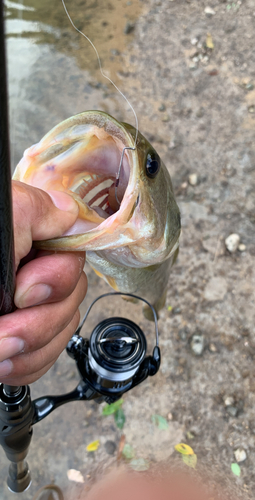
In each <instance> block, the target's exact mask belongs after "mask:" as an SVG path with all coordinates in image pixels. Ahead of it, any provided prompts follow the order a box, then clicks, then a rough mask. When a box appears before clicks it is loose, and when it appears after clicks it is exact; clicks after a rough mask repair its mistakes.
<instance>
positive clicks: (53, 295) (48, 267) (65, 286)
mask: <svg viewBox="0 0 255 500" xmlns="http://www.w3.org/2000/svg"><path fill="white" fill-rule="evenodd" d="M84 264H85V253H84V252H75V253H74V252H69V253H57V254H55V253H54V254H51V255H45V254H43V253H42V256H40V252H38V255H37V257H36V259H34V260H32V261H30V262H28V263H27V264H26V265H25V266H24V267H22V268H21V269H20V270H19V271H18V273H17V277H16V291H15V295H14V303H15V305H16V306H17V307H18V308H19V309H23V308H25V307H31V306H34V305H36V304H42V303H46V302H47V303H51V302H57V301H62V300H64V299H65V298H67V297H68V296H69V295H70V294H71V293H72V292H73V290H74V288H75V287H76V284H77V282H78V280H79V277H80V275H81V273H82V270H83V267H84Z"/></svg>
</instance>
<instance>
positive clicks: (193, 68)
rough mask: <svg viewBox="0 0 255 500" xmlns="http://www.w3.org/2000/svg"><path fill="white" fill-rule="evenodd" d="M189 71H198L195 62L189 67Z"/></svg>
mask: <svg viewBox="0 0 255 500" xmlns="http://www.w3.org/2000/svg"><path fill="white" fill-rule="evenodd" d="M189 69H192V70H195V69H197V65H196V64H195V63H194V62H193V63H191V64H190V65H189Z"/></svg>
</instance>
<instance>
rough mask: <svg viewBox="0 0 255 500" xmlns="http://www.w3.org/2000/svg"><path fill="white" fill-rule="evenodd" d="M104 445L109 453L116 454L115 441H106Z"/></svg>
mask: <svg viewBox="0 0 255 500" xmlns="http://www.w3.org/2000/svg"><path fill="white" fill-rule="evenodd" d="M104 447H105V450H106V453H108V455H114V453H115V450H116V444H115V443H114V441H106V443H105V445H104Z"/></svg>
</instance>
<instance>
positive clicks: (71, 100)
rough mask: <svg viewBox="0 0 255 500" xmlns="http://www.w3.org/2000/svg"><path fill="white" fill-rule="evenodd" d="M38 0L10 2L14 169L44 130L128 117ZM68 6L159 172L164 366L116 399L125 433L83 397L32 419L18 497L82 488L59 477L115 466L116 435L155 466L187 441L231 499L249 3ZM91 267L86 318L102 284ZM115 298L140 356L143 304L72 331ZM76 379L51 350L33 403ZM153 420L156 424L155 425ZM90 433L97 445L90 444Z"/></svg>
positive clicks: (242, 425) (249, 88) (251, 77)
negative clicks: (137, 334) (81, 120)
mask: <svg viewBox="0 0 255 500" xmlns="http://www.w3.org/2000/svg"><path fill="white" fill-rule="evenodd" d="M44 4H45V5H44V8H43V7H42V4H41V3H39V2H36V1H32V0H24V1H23V4H22V5H23V10H22V9H21V8H20V9H16V7H15V5H16V4H15V5H14V4H13V2H11V1H9V2H8V3H7V7H8V8H7V21H8V22H7V33H8V37H7V41H8V55H9V84H10V117H11V138H12V158H13V164H15V163H17V161H18V159H19V158H20V157H21V155H22V152H23V150H24V149H25V148H26V147H28V146H30V145H31V144H32V143H34V142H36V141H38V140H39V139H40V138H41V137H42V135H43V134H44V133H46V132H47V131H48V130H49V129H50V128H51V127H52V126H53V125H55V124H56V123H58V122H59V121H61V120H62V119H64V118H66V117H68V116H70V115H73V114H75V113H77V112H80V111H83V110H85V109H102V110H104V111H108V112H110V113H111V114H113V115H114V116H115V117H116V118H117V119H121V120H123V121H129V122H130V123H134V120H133V116H132V113H131V112H130V111H129V110H128V108H127V106H126V104H125V102H124V101H123V100H122V98H121V97H120V96H118V95H117V94H116V91H115V90H114V89H113V88H112V87H110V86H108V84H107V83H105V82H103V80H102V78H101V75H100V74H99V72H98V71H97V70H96V60H95V59H94V60H93V55H92V53H90V52H89V56H87V53H88V51H90V49H88V45H86V44H87V42H86V41H85V40H83V39H82V40H81V37H80V35H78V34H77V33H76V32H74V31H73V30H72V28H71V26H69V24H68V21H67V20H66V18H65V15H64V14H63V11H62V7H61V5H60V4H61V2H59V5H57V4H56V3H55V4H54V6H53V5H52V2H44ZM69 4H70V14H71V15H72V18H73V20H74V22H75V23H77V26H78V27H79V29H81V30H84V31H85V32H86V33H87V34H88V35H89V36H91V38H93V35H94V39H93V41H94V43H96V44H97V45H98V49H99V52H100V48H102V60H103V65H104V67H105V68H106V70H107V74H109V75H110V76H111V77H112V78H114V79H115V82H116V83H117V84H118V85H119V86H120V88H121V90H122V91H123V92H125V94H126V95H127V97H128V98H129V99H130V101H131V103H132V105H133V107H134V108H135V110H136V112H137V115H138V119H139V128H140V130H141V132H142V133H143V134H144V135H145V136H146V137H147V138H148V139H149V140H150V141H151V143H152V144H153V146H154V147H155V148H156V150H157V151H158V153H159V154H160V155H161V157H162V159H163V160H164V162H165V164H166V165H167V167H168V169H169V171H170V174H171V177H172V180H173V184H174V188H175V193H176V198H177V202H178V204H179V207H180V209H181V213H182V236H181V244H180V253H179V257H178V261H177V263H176V265H175V266H174V268H173V270H172V274H171V278H170V281H169V287H168V294H167V302H166V307H165V308H164V309H163V310H162V312H161V315H160V320H159V329H160V346H161V350H162V364H161V369H160V372H159V373H158V374H157V375H156V376H155V377H154V378H150V379H148V380H146V381H145V382H144V383H143V384H141V385H140V386H138V387H137V388H136V389H134V390H133V391H132V392H130V393H127V394H126V395H125V396H124V404H123V410H124V413H125V417H126V422H125V425H124V428H123V430H122V431H121V430H119V429H118V428H117V427H116V425H115V422H114V418H113V417H112V416H109V417H103V416H102V407H101V406H99V405H97V404H95V403H93V402H88V403H81V402H77V403H71V404H69V405H66V406H64V407H63V408H62V409H58V410H56V411H55V412H54V413H52V414H51V415H50V416H49V417H47V418H46V419H45V420H44V421H43V422H41V423H39V424H37V425H36V426H35V428H34V437H33V441H32V444H31V448H30V451H29V456H28V460H29V464H30V468H31V470H32V476H33V483H32V486H31V488H30V490H29V491H28V492H26V493H24V494H21V495H20V497H19V498H20V499H21V500H25V499H27V500H31V499H32V497H33V495H34V494H35V492H36V491H37V489H38V488H39V487H41V486H43V485H45V484H48V483H50V482H51V481H53V482H55V483H56V484H58V485H59V486H61V487H63V489H64V491H66V492H67V491H72V492H73V494H76V495H79V493H80V485H79V484H76V483H73V482H70V481H69V480H68V477H67V471H68V470H70V469H75V470H78V471H80V472H81V474H82V476H83V479H84V485H85V488H89V487H90V486H91V484H92V483H93V482H94V480H95V478H96V477H98V476H100V475H101V474H102V472H104V471H105V470H108V469H110V468H112V467H113V466H115V465H116V464H117V462H118V463H122V462H123V459H121V460H119V461H118V460H117V454H118V447H119V442H120V437H121V434H125V439H126V443H128V444H130V445H131V446H132V447H133V449H134V451H135V453H136V457H137V458H143V459H145V460H147V461H148V462H149V463H150V464H156V465H157V466H158V467H159V468H160V466H161V464H162V463H168V464H171V463H176V462H177V463H178V461H180V462H181V456H180V455H178V454H177V452H175V450H174V445H175V444H177V443H178V442H184V443H186V444H189V445H190V446H191V447H192V448H193V450H194V451H195V453H196V455H197V472H196V473H198V474H199V473H200V472H202V471H203V470H204V469H207V472H208V471H209V472H208V473H209V476H210V479H211V480H212V482H213V476H215V478H217V479H215V481H216V482H220V483H221V484H223V485H225V486H227V487H228V488H229V490H230V497H231V495H232V490H233V489H237V491H239V492H240V497H241V498H243V499H246V498H254V494H253V490H254V486H255V468H254V463H255V367H254V358H255V327H254V324H255V321H254V320H255V303H254V299H255V292H254V285H255V263H254V259H255V230H254V229H255V225H254V224H255V198H254V189H255V145H254V132H255V47H254V24H255V1H254V0H238V1H237V0H236V1H234V2H228V1H224V0H208V1H207V0H206V1H204V0H172V1H171V0H169V1H166V0H165V1H164V0H162V1H160V0H148V1H147V0H143V1H139V0H133V1H132V2H131V1H130V2H127V1H123V0H121V1H109V2H101V1H96V0H95V1H92V0H91V1H88V2H84V1H78V0H75V1H73V2H67V6H68V7H69ZM31 8H34V10H29V9H31ZM15 9H16V10H15ZM94 26H95V27H94ZM117 35H118V36H117ZM232 233H236V234H238V235H239V237H240V243H239V248H237V249H236V250H235V251H234V252H230V251H229V250H228V249H227V248H226V245H225V239H226V238H227V237H228V236H229V235H230V234H232ZM240 245H241V246H240ZM87 272H88V278H89V289H88V294H87V297H86V299H85V301H84V304H83V305H82V308H81V309H82V312H85V310H86V308H87V307H88V305H89V304H90V303H91V301H92V300H93V298H95V297H97V296H98V295H99V294H100V293H103V292H106V291H108V287H107V285H106V284H104V283H103V282H102V281H101V280H100V279H99V278H98V277H96V276H95V275H94V274H93V272H92V271H91V270H90V269H89V268H88V269H87ZM118 307H119V311H120V312H121V313H123V314H127V315H128V314H129V315H130V316H131V317H132V319H134V320H135V321H137V322H139V324H140V325H141V326H142V328H144V330H145V331H146V332H148V344H149V349H151V346H152V345H153V341H154V338H153V327H152V326H151V324H148V323H147V322H146V320H144V319H143V317H142V314H141V310H140V307H139V306H128V305H126V304H125V303H122V302H121V301H120V302H118V304H117V305H116V306H115V305H114V304H109V303H108V302H107V301H105V302H104V305H102V306H101V308H100V309H99V308H98V309H97V310H96V311H95V314H94V316H93V317H91V318H90V319H89V321H88V324H87V330H86V331H85V332H84V336H86V335H87V336H89V334H90V331H91V328H92V327H93V325H95V324H96V323H97V322H98V321H99V320H100V319H101V318H102V317H103V316H104V315H105V316H106V315H109V316H110V315H113V314H114V315H115V314H116V312H117V313H118V311H116V308H118ZM131 307H132V309H131ZM78 380H79V379H78V375H77V374H76V368H75V366H74V362H73V361H72V360H71V359H69V358H68V357H67V355H66V354H65V353H63V354H62V355H61V357H60V358H59V360H58V361H57V363H56V364H55V366H54V367H53V368H52V369H51V370H50V372H49V373H48V374H47V375H46V376H44V377H43V378H42V379H41V380H40V381H38V382H37V383H35V384H33V386H32V394H33V397H38V396H41V395H43V394H46V393H54V394H58V393H62V392H67V391H69V390H71V389H72V388H74V387H75V384H76V383H77V382H78ZM155 414H157V415H160V416H162V417H164V418H165V419H166V421H167V423H168V427H167V429H165V430H161V429H159V428H158V427H156V426H155V425H154V424H153V422H152V418H151V417H152V415H155ZM97 439H99V441H100V446H99V448H98V450H97V451H95V452H91V453H89V452H87V450H86V446H87V445H88V444H89V443H90V442H92V441H94V440H97ZM237 450H238V453H239V458H238V453H237ZM244 452H245V453H244ZM240 455H241V458H245V459H244V460H243V461H242V462H240V463H239V465H240V469H241V475H240V477H237V476H235V475H234V474H233V473H232V471H231V464H232V463H235V462H237V461H238V460H239V459H240ZM0 463H1V470H0V484H1V491H3V493H1V498H2V499H3V500H7V499H8V500H10V499H11V498H13V494H11V493H10V492H8V490H7V487H6V484H5V478H6V475H7V469H8V464H7V460H5V457H4V455H3V453H2V452H1V455H0ZM185 467H187V466H185ZM188 470H190V469H189V468H188V467H187V471H188ZM67 498H69V497H68V496H67ZM215 498H216V497H215ZM231 498H232V497H231Z"/></svg>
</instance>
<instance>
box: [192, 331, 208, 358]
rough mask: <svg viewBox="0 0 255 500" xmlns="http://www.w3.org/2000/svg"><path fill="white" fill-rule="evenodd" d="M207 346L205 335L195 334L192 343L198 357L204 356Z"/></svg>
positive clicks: (193, 350)
mask: <svg viewBox="0 0 255 500" xmlns="http://www.w3.org/2000/svg"><path fill="white" fill-rule="evenodd" d="M204 346H205V339H204V336H203V335H198V334H195V335H193V337H192V339H191V343H190V347H191V350H192V352H193V353H194V354H195V355H196V356H202V354H203V351H204Z"/></svg>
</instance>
